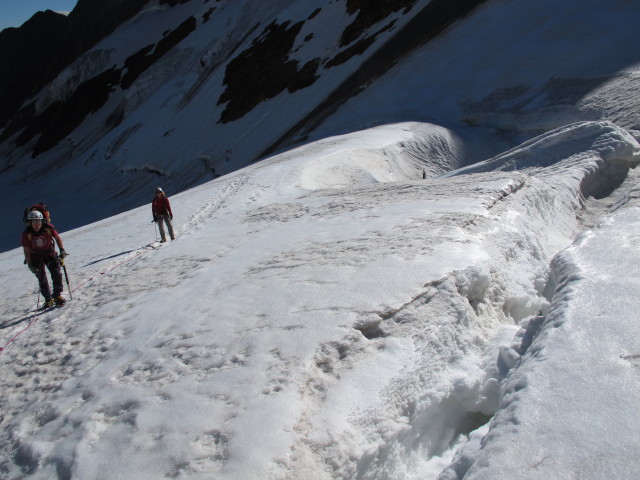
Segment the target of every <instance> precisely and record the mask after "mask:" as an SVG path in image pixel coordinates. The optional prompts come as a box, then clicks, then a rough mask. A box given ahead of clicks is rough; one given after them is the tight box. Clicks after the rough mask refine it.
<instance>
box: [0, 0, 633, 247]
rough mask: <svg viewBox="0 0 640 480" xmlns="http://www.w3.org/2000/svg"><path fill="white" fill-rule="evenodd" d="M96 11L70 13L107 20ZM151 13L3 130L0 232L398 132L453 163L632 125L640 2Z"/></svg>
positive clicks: (419, 3)
mask: <svg viewBox="0 0 640 480" xmlns="http://www.w3.org/2000/svg"><path fill="white" fill-rule="evenodd" d="M89 3H91V2H88V1H87V0H80V1H79V2H78V6H77V7H76V9H74V11H73V12H72V13H71V15H70V16H69V17H70V18H71V19H73V18H78V17H79V18H81V19H83V20H81V21H79V22H78V23H79V24H80V25H84V24H89V25H96V24H100V25H101V24H102V23H109V22H107V21H106V20H105V19H104V18H103V17H101V16H98V14H97V13H96V14H95V15H94V16H93V17H91V16H90V15H89V14H87V13H86V12H87V10H89V11H91V8H92V7H91V5H89ZM120 3H123V2H122V1H121V0H110V1H109V2H105V6H104V7H103V8H104V9H105V10H107V11H108V9H109V8H112V9H117V8H118V7H119V4H120ZM141 4H142V3H141V2H140V1H136V2H130V4H128V5H129V7H128V9H130V10H127V12H126V13H127V15H124V14H122V13H120V15H122V16H123V17H124V18H126V17H127V16H128V15H130V14H132V12H136V11H137V13H136V14H134V15H133V16H132V17H131V18H129V19H128V20H126V21H124V22H122V23H120V24H119V27H117V28H116V29H115V30H114V31H113V32H112V33H111V34H110V35H108V36H107V37H105V38H104V39H103V40H101V41H99V42H98V43H97V44H96V45H94V46H93V47H92V48H90V49H89V50H88V51H86V52H85V53H84V54H83V55H81V56H80V57H79V58H78V59H77V60H75V61H74V62H73V63H72V64H70V65H69V66H68V67H67V68H65V69H64V70H63V71H62V72H61V73H60V74H59V75H58V76H57V77H56V78H55V79H54V80H53V81H52V82H50V83H49V84H48V85H47V86H45V87H44V88H43V89H42V90H40V91H39V92H38V93H37V94H35V95H33V96H32V97H31V98H25V99H24V101H23V108H22V110H21V111H19V112H16V113H15V114H14V115H13V117H12V118H11V120H10V121H8V122H6V123H3V124H2V125H1V127H2V131H1V133H0V141H2V143H1V144H0V159H1V162H2V163H1V164H0V170H1V171H2V186H3V190H4V198H5V202H6V204H5V208H3V209H2V213H1V215H2V217H0V219H1V220H2V221H3V222H9V224H17V225H19V221H20V218H21V211H22V209H23V208H24V207H25V205H30V204H32V203H34V202H39V201H44V202H45V203H48V204H51V205H50V206H51V208H52V209H53V210H55V211H56V212H57V215H56V217H57V219H58V224H59V227H60V228H64V229H68V228H74V227H77V226H80V225H84V224H86V223H87V222H89V221H94V220H97V219H101V218H105V217H106V216H108V215H112V214H114V213H118V212H122V211H125V210H127V209H130V208H132V207H134V206H139V205H142V204H144V203H145V202H146V201H147V200H148V195H149V191H150V190H151V189H153V188H154V187H155V185H156V184H158V183H162V184H163V185H165V186H167V188H168V189H169V191H172V192H179V191H183V190H184V189H186V188H188V187H189V186H193V185H196V184H200V183H202V182H204V181H207V180H209V179H212V178H214V177H216V176H217V175H223V174H227V173H229V172H232V171H234V170H236V169H238V168H241V167H243V166H246V165H249V164H251V163H253V162H255V161H256V160H258V159H259V158H263V157H265V156H267V155H269V154H270V153H273V152H277V151H284V150H286V149H287V148H290V147H291V146H292V145H296V144H302V143H304V142H308V141H312V140H317V139H320V138H325V137H327V136H332V135H336V134H344V133H348V132H354V131H358V130H361V129H365V128H370V127H372V126H377V125H384V124H388V123H394V122H401V121H402V122H403V121H419V122H429V123H435V124H437V125H440V126H442V127H445V128H447V129H449V130H450V134H451V135H452V136H454V137H456V138H457V139H458V142H457V145H458V148H457V150H456V154H455V158H454V159H453V160H455V163H457V165H456V166H462V165H465V164H469V163H473V162H476V161H479V160H482V159H485V158H488V157H490V156H492V155H495V154H497V153H499V152H501V151H503V150H505V149H506V148H509V147H512V146H515V145H517V144H518V143H520V142H521V141H523V140H526V139H527V138H530V137H531V136H532V135H537V134H540V133H543V132H545V131H548V130H550V129H552V128H556V127H559V126H562V125H565V124H567V123H571V122H575V121H582V120H601V119H607V120H610V121H613V122H614V123H616V124H617V125H619V126H621V127H623V128H627V129H636V128H637V126H638V124H639V122H638V118H637V116H638V113H637V112H638V111H640V109H639V108H638V107H639V105H638V96H637V95H636V94H635V92H636V86H637V73H636V71H635V70H634V65H635V64H637V62H638V61H639V59H638V58H637V57H638V55H639V54H638V52H640V48H638V47H640V45H639V42H640V40H638V38H637V36H636V35H635V34H634V33H633V32H634V29H635V25H636V20H637V19H638V18H639V12H638V7H637V6H636V5H635V4H634V3H633V2H630V3H629V2H622V3H620V2H604V1H601V0H600V1H595V0H590V1H587V2H585V3H582V4H580V5H577V4H575V3H572V2H568V1H562V2H550V1H542V2H527V3H525V2H517V1H508V2H505V1H484V2H483V1H479V0H477V1H466V2H447V1H445V0H395V1H372V2H359V1H356V0H336V1H329V2H327V1H320V0H305V1H302V0H298V1H274V2H262V1H259V0H235V1H233V2H230V1H228V0H221V1H213V0H188V1H185V0H183V1H175V0H173V1H167V0H151V1H149V2H147V3H146V4H142V5H143V6H140V5H141ZM93 8H95V7H93ZM121 10H124V7H121V8H120V9H118V10H116V11H118V12H120V11H121ZM99 13H102V11H100V12H99ZM34 18H35V17H34ZM99 20H100V21H101V23H98V21H99ZM83 22H84V23H83ZM25 27H26V25H25ZM23 28H24V27H23ZM78 28H79V27H78ZM97 29H98V27H94V30H97ZM85 30H86V26H85ZM4 33H5V32H3V34H4ZM5 36H6V35H5ZM1 40H2V37H0V41H1ZM52 43H53V44H55V43H54V42H53V40H52ZM68 43H71V44H75V43H73V37H72V39H71V40H69V41H68ZM12 51H13V50H12ZM11 58H13V57H9V59H11ZM35 61H38V62H40V63H41V64H44V63H46V62H45V61H44V60H41V59H39V58H36V59H35ZM37 67H38V65H36V67H35V68H37ZM9 68H10V65H9ZM24 68H26V67H23V66H22V64H21V70H20V71H22V69H24ZM9 71H10V70H9ZM47 71H49V70H47ZM6 97H7V96H6V95H5V96H4V97H3V98H6ZM69 172H74V173H79V172H82V175H75V174H70V173H69ZM78 178H81V179H82V180H80V181H78V180H76V179H78ZM79 199H81V201H79ZM14 238H15V235H14V234H13V233H12V232H10V231H6V232H5V231H3V232H2V233H1V234H0V247H2V248H3V249H7V248H11V247H13V246H14V245H15V240H14Z"/></svg>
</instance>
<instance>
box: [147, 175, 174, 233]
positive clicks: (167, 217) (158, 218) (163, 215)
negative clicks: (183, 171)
mask: <svg viewBox="0 0 640 480" xmlns="http://www.w3.org/2000/svg"><path fill="white" fill-rule="evenodd" d="M151 213H153V221H154V222H157V223H158V227H159V228H160V236H161V237H162V238H161V239H160V242H166V241H167V238H166V236H165V234H164V224H165V223H166V224H167V229H168V230H169V236H170V237H171V240H174V239H175V238H176V237H175V235H174V234H173V225H172V224H171V220H173V213H172V212H171V204H170V203H169V199H168V198H167V196H166V195H165V194H164V192H163V191H162V189H161V188H160V187H158V188H156V194H155V196H154V198H153V202H151Z"/></svg>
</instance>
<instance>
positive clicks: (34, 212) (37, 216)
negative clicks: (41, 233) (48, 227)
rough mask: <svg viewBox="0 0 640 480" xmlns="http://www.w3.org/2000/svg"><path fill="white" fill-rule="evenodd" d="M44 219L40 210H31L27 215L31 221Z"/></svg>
mask: <svg viewBox="0 0 640 480" xmlns="http://www.w3.org/2000/svg"><path fill="white" fill-rule="evenodd" d="M43 218H44V217H43V216H42V213H40V212H39V211H38V210H31V211H30V212H29V213H28V214H27V220H29V221H31V220H42V219H43Z"/></svg>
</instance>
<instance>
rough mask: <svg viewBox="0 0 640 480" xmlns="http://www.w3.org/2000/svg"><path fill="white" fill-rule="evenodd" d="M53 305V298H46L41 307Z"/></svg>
mask: <svg viewBox="0 0 640 480" xmlns="http://www.w3.org/2000/svg"><path fill="white" fill-rule="evenodd" d="M54 305H55V302H54V301H53V298H47V299H46V300H45V301H44V303H43V304H42V308H51V307H53V306H54Z"/></svg>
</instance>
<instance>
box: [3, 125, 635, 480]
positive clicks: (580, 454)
mask: <svg viewBox="0 0 640 480" xmlns="http://www.w3.org/2000/svg"><path fill="white" fill-rule="evenodd" d="M425 139H426V140H425ZM455 145H456V143H455V138H452V137H451V136H448V135H446V131H445V130H443V129H442V128H441V127H437V126H434V125H430V124H424V123H416V122H413V123H399V124H395V125H388V126H384V127H377V128H373V129H370V130H365V131H362V132H357V133H353V134H350V135H345V136H338V137H330V138H326V139H324V140H320V141H318V142H314V143H310V144H308V145H306V146H302V147H299V148H297V149H294V150H291V151H288V152H285V153H282V154H280V155H277V156H275V157H272V158H269V159H267V160H265V161H262V162H259V163H257V164H255V165H252V166H249V167H246V168H243V169H241V170H238V171H237V172H234V173H231V174H229V175H226V176H224V177H222V178H220V179H217V180H215V181H212V182H209V183H206V184H203V185H201V186H199V187H196V188H193V189H190V190H188V191H185V192H183V193H180V194H177V195H171V193H172V192H171V191H169V194H170V195H171V200H172V206H173V207H174V213H175V219H176V227H177V232H178V237H177V239H176V240H175V241H174V242H171V243H169V244H166V245H164V246H159V245H158V244H155V243H150V242H151V241H152V240H153V237H154V226H153V225H152V224H150V223H149V221H150V212H149V207H148V206H145V207H141V208H139V209H135V210H131V211H129V212H126V213H122V214H120V215H117V216H115V217H111V218H108V219H105V220H103V221H100V222H97V223H93V224H91V225H87V226H85V227H82V228H78V229H76V230H73V231H69V232H64V234H63V236H64V240H65V247H66V249H67V250H68V252H69V253H70V254H71V256H70V257H69V259H68V261H67V265H68V268H69V273H70V276H71V282H72V283H71V290H72V294H73V300H72V301H71V302H70V303H69V304H68V305H67V306H66V307H64V308H63V309H56V310H54V311H50V312H46V313H35V312H33V311H31V310H29V308H34V307H35V305H36V298H37V294H36V291H35V284H36V282H35V279H34V278H33V276H32V275H31V274H30V273H29V271H28V270H27V269H26V268H25V267H24V265H22V263H21V254H20V252H19V251H17V250H12V251H9V252H6V253H3V254H0V269H2V271H3V272H4V274H3V276H2V280H1V282H2V287H3V290H4V295H3V298H2V300H0V302H1V304H2V307H1V308H2V311H3V312H4V313H3V320H2V323H1V324H0V335H1V337H0V338H1V340H2V341H1V343H0V346H2V347H3V348H4V349H3V351H2V352H0V362H2V370H1V371H2V374H1V375H0V382H1V388H0V405H1V408H0V412H1V413H0V415H1V416H0V421H1V425H2V429H0V448H1V450H2V455H0V472H2V476H3V477H6V478H12V479H13V478H21V477H23V476H26V477H29V478H37V479H44V478H47V479H50V478H78V479H80V478H82V479H92V478H95V479H97V478H101V479H107V478H109V479H110V478H113V479H116V478H118V479H122V478H132V479H133V478H136V479H140V478H149V479H152V478H153V479H157V478H190V479H191V478H194V479H195V478H203V479H204V478H212V477H215V478H220V479H238V478H243V479H265V478H272V479H297V478H310V479H329V478H331V479H347V478H360V479H374V478H375V479H383V478H406V479H411V478H416V479H417V478H421V479H425V478H433V479H435V478H438V477H439V476H440V478H441V479H452V478H462V476H463V475H465V474H466V475H467V477H466V478H516V477H518V478H520V477H522V478H566V477H567V476H568V474H569V473H571V474H573V475H574V476H577V477H580V478H594V479H595V478H603V477H604V476H606V477H608V478H632V477H633V476H634V475H635V472H636V471H637V470H638V467H639V465H638V461H637V459H636V457H635V456H634V455H625V456H624V461H622V460H621V456H620V455H619V454H622V453H624V452H630V451H631V450H632V449H633V446H634V445H637V436H634V435H635V434H633V433H632V432H633V431H635V430H637V427H638V425H637V422H638V421H637V418H636V417H637V416H634V415H633V414H632V412H633V410H634V405H635V403H634V402H635V401H636V400H637V392H638V383H639V382H640V377H638V372H637V365H638V362H637V356H638V353H639V345H638V344H637V341H636V340H635V339H637V338H638V336H637V335H634V333H636V331H637V328H638V327H637V321H635V320H637V314H636V313H635V312H636V311H637V308H634V307H637V300H636V298H637V297H638V295H637V294H638V288H637V287H638V284H637V281H636V279H635V278H634V276H633V268H628V267H629V266H632V265H634V264H635V263H637V260H638V259H637V253H635V252H636V251H637V248H634V247H637V242H638V237H637V234H636V232H637V222H638V212H639V210H638V201H637V198H638V195H637V192H638V179H637V173H636V172H635V170H633V169H631V170H630V168H631V167H635V166H636V165H637V163H638V160H639V159H640V145H639V144H638V143H637V142H636V141H635V140H634V139H633V137H632V136H631V135H630V134H629V133H628V132H627V131H625V130H623V129H621V128H619V127H617V126H615V125H613V124H611V123H609V122H582V123H577V124H572V125H567V126H565V127H564V128H561V129H558V130H555V131H552V132H549V133H547V134H545V135H543V136H540V137H536V138H534V139H532V140H531V141H529V142H526V143H524V144H523V145H522V146H520V147H517V148H514V149H512V150H511V151H509V152H506V153H504V154H502V155H500V156H499V157H496V158H495V159H494V160H488V161H487V162H484V163H482V164H479V165H477V166H476V167H473V168H468V169H462V170H458V171H456V172H453V173H450V174H447V175H444V174H445V173H448V172H449V171H450V168H447V166H446V162H444V166H443V165H440V164H439V162H438V161H437V158H438V157H437V153H438V152H449V151H455ZM417 152H418V153H422V156H421V155H419V154H417ZM427 152H433V153H434V156H435V158H436V160H434V161H430V160H429V156H428V155H427V154H426V153H427ZM443 158H450V157H448V156H447V155H443ZM423 168H427V169H428V170H429V173H430V176H429V178H427V179H424V180H423V179H422V176H421V170H422V169H423ZM54 220H55V218H54ZM580 232H582V234H581V235H579V236H578V237H577V240H575V242H574V238H575V237H576V235H578V234H579V233H580ZM612 247H613V248H612ZM559 252H560V254H559V255H557V256H556V254H558V253H559ZM554 257H555V259H554ZM552 259H554V260H553V262H552ZM550 265H553V269H551V268H550ZM554 291H555V295H554ZM26 327H29V328H26ZM611 327H615V329H613V328H611ZM611 391H613V392H614V393H615V394H616V395H615V399H614V400H613V401H611V399H610V395H608V393H609V392H611ZM622 411H624V413H621V412H622ZM630 432H631V433H630ZM614 451H615V452H617V453H616V454H615V455H612V452H614ZM586 452H588V453H589V454H590V455H589V458H590V461H589V462H585V461H584V458H585V454H586ZM605 473H606V475H605Z"/></svg>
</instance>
